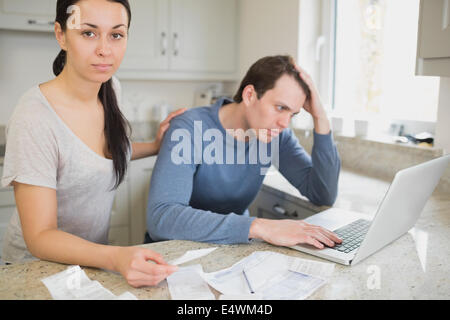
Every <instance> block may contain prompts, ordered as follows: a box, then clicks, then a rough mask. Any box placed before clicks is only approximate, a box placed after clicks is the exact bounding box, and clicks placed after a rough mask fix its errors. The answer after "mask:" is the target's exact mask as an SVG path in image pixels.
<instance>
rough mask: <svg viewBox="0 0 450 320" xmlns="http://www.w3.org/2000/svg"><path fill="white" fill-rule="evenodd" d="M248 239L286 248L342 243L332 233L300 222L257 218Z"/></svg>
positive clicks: (318, 246) (330, 245) (321, 246)
mask: <svg viewBox="0 0 450 320" xmlns="http://www.w3.org/2000/svg"><path fill="white" fill-rule="evenodd" d="M249 238H257V239H262V240H264V241H266V242H268V243H271V244H274V245H277V246H286V247H289V246H295V245H297V244H302V243H306V244H310V245H313V246H314V247H316V248H318V249H323V248H324V247H325V246H328V247H333V246H334V245H335V243H342V240H341V239H339V237H338V236H337V235H336V234H334V233H333V232H331V231H329V230H327V229H325V228H322V227H319V226H316V225H312V224H309V223H307V222H304V221H302V220H270V219H261V218H257V219H255V220H253V222H252V224H251V226H250V232H249Z"/></svg>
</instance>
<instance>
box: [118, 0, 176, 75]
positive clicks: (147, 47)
mask: <svg viewBox="0 0 450 320" xmlns="http://www.w3.org/2000/svg"><path fill="white" fill-rule="evenodd" d="M130 5H131V12H132V17H131V25H130V30H129V37H128V45H127V52H126V53H125V57H124V60H123V62H122V65H121V67H120V69H119V72H133V73H145V72H148V71H149V70H167V69H168V61H169V59H168V54H169V49H168V44H169V40H168V37H169V31H168V24H169V22H168V11H169V4H168V2H167V1H166V0H133V1H131V2H130Z"/></svg>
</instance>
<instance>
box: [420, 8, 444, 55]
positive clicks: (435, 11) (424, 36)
mask: <svg viewBox="0 0 450 320" xmlns="http://www.w3.org/2000/svg"><path fill="white" fill-rule="evenodd" d="M419 57H420V58H448V57H450V0H432V1H430V0H427V1H424V0H422V1H421V2H420V26H419Z"/></svg>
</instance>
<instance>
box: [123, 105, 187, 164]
mask: <svg viewBox="0 0 450 320" xmlns="http://www.w3.org/2000/svg"><path fill="white" fill-rule="evenodd" d="M186 110H187V109H186V108H182V109H178V110H175V111H173V112H171V113H170V114H169V115H168V116H167V118H166V119H165V120H164V121H163V122H161V123H160V124H159V129H158V133H157V134H156V138H155V141H153V142H134V143H133V144H132V150H133V151H132V152H133V154H132V155H131V160H137V159H142V158H146V157H151V156H155V155H157V154H158V153H159V149H160V148H161V143H162V140H163V138H164V134H165V133H166V131H167V129H169V126H170V121H171V120H172V119H173V118H175V117H177V116H179V115H180V114H182V113H184V112H185V111H186Z"/></svg>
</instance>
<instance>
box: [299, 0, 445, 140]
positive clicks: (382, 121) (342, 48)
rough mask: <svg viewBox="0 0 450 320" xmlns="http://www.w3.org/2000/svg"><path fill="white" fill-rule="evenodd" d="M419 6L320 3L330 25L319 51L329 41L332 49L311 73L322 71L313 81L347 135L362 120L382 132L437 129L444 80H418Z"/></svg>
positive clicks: (397, 1)
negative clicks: (393, 127) (397, 127)
mask: <svg viewBox="0 0 450 320" xmlns="http://www.w3.org/2000/svg"><path fill="white" fill-rule="evenodd" d="M419 1H420V0H394V1H392V0H323V1H319V2H320V3H321V4H320V6H321V8H320V9H319V11H320V12H321V18H322V19H323V20H326V21H328V24H325V23H324V22H322V26H321V30H320V32H319V34H320V36H319V37H318V38H316V39H319V40H317V44H316V48H320V42H324V41H325V43H328V44H329V46H328V48H329V49H328V48H327V49H328V50H327V52H319V53H318V52H316V56H320V59H316V61H315V62H314V63H315V64H316V65H314V66H313V65H312V64H311V63H310V64H309V66H308V68H310V69H313V70H314V69H316V70H319V71H318V72H316V77H313V79H314V80H315V82H316V83H319V84H320V85H318V87H319V92H320V94H321V96H325V99H323V100H325V101H323V102H324V104H325V105H326V106H327V107H328V109H329V111H331V114H332V115H334V116H339V117H342V118H344V132H345V131H347V132H351V131H352V130H353V121H352V120H353V119H358V118H360V119H365V120H369V121H370V129H371V131H372V132H373V130H374V131H376V132H377V133H381V132H387V131H388V128H389V126H390V124H391V123H393V122H399V123H402V122H408V123H409V124H411V123H413V124H420V123H421V124H422V126H419V125H416V126H415V128H419V127H420V128H424V126H423V123H424V122H429V123H431V127H432V129H430V131H431V130H434V122H436V116H437V106H438V96H439V77H425V76H416V75H415V64H416V51H417V30H418V18H419ZM316 11H317V9H316ZM300 19H301V16H300ZM326 26H328V28H329V29H327V27H326ZM301 45H302V43H301V41H300V46H301ZM324 49H325V48H324ZM324 51H325V50H324ZM300 52H301V51H300ZM328 55H329V56H328ZM330 61H331V63H330ZM324 78H325V79H324ZM323 92H325V95H324V94H323ZM409 127H410V129H411V130H410V131H414V128H413V127H414V125H413V126H412V127H411V125H409ZM429 127H430V126H428V127H427V126H425V128H429ZM408 133H418V132H408ZM431 133H433V132H431Z"/></svg>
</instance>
